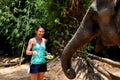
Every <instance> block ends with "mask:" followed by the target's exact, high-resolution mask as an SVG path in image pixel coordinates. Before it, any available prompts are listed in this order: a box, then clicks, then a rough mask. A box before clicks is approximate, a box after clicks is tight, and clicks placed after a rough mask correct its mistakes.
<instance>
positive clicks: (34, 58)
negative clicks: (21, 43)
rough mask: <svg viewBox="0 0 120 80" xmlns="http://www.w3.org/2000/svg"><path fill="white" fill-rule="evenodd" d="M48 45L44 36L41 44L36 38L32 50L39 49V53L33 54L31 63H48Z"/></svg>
mask: <svg viewBox="0 0 120 80" xmlns="http://www.w3.org/2000/svg"><path fill="white" fill-rule="evenodd" d="M45 50H46V46H45V43H44V39H43V38H42V42H41V44H39V43H38V42H37V40H36V38H35V44H34V45H33V48H32V51H37V53H38V55H34V54H32V57H31V64H43V63H46V59H45V58H44V56H45Z"/></svg>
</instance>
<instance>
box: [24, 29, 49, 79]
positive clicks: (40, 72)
mask: <svg viewBox="0 0 120 80" xmlns="http://www.w3.org/2000/svg"><path fill="white" fill-rule="evenodd" d="M35 33H36V36H35V37H34V38H31V39H30V40H29V42H28V46H27V49H26V54H27V55H32V56H31V61H30V63H31V65H30V77H31V80H43V77H44V74H45V72H46V71H47V64H46V60H45V58H44V56H45V50H46V43H47V40H46V39H45V38H43V35H44V33H45V29H44V28H43V27H37V28H36V30H35Z"/></svg>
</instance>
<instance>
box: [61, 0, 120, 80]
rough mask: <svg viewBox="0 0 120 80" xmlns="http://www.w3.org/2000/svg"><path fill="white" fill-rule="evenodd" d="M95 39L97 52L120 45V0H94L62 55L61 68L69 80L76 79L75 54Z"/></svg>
mask: <svg viewBox="0 0 120 80" xmlns="http://www.w3.org/2000/svg"><path fill="white" fill-rule="evenodd" d="M93 39H96V45H95V52H99V51H100V50H101V49H102V48H104V47H107V46H109V47H110V46H116V45H118V44H119V43H120V0H94V1H93V2H92V3H91V5H90V6H89V8H88V10H87V12H86V14H85V16H84V17H83V19H82V21H81V24H80V25H79V27H78V29H77V31H76V32H75V34H74V35H73V37H72V38H71V39H70V41H69V42H68V43H67V45H66V46H65V48H64V50H63V52H62V55H61V66H62V69H63V72H64V74H65V75H66V76H67V78H69V79H74V78H75V77H76V73H75V71H74V69H73V68H72V67H71V58H72V56H73V54H74V53H75V52H76V51H77V50H78V49H81V48H83V46H84V45H86V44H88V43H89V42H90V41H92V40H93Z"/></svg>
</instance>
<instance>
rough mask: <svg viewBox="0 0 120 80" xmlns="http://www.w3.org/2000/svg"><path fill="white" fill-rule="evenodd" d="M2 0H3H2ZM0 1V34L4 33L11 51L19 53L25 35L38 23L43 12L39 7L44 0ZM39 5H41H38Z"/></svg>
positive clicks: (32, 30)
mask: <svg viewBox="0 0 120 80" xmlns="http://www.w3.org/2000/svg"><path fill="white" fill-rule="evenodd" d="M2 1H3V2H4V0H2ZM2 1H1V2H0V4H2V6H3V7H1V6H0V16H1V17H0V29H1V31H0V35H4V36H6V37H7V39H8V40H9V43H10V44H11V46H12V49H13V53H15V52H17V53H18V52H19V53H18V54H20V53H21V52H20V51H21V49H22V47H23V44H26V40H27V39H26V37H28V36H30V35H32V34H33V32H34V28H35V27H36V26H35V25H36V24H40V23H41V22H42V21H43V20H40V19H42V17H43V16H40V15H43V14H44V12H43V7H41V6H42V5H41V4H43V2H44V1H42V0H38V2H40V4H39V3H38V2H36V0H32V1H31V2H30V1H29V0H24V1H21V0H15V1H14V0H12V1H6V2H5V3H2ZM40 5H41V6H40Z"/></svg>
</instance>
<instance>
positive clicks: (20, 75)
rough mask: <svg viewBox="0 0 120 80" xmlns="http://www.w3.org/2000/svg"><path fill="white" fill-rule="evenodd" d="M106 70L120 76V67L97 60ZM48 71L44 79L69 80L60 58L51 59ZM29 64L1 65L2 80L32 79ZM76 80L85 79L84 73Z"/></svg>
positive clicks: (0, 78)
mask: <svg viewBox="0 0 120 80" xmlns="http://www.w3.org/2000/svg"><path fill="white" fill-rule="evenodd" d="M96 62H97V63H98V64H99V65H100V66H102V67H103V68H104V69H105V70H108V71H109V72H110V73H112V74H113V75H115V76H118V77H120V68H116V67H113V66H111V65H108V64H106V63H103V62H99V61H96ZM47 65H48V71H47V72H46V74H45V77H44V80H69V79H67V78H66V76H65V75H64V73H63V71H62V68H61V63H60V59H59V58H56V59H54V60H52V61H49V63H48V64H47ZM28 66H29V64H28V63H25V64H22V65H20V66H19V65H16V66H11V67H0V80H30V76H29V73H28V72H27V69H28ZM78 74H79V75H77V76H76V78H75V79H74V80H83V79H82V78H83V75H82V73H78Z"/></svg>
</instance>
